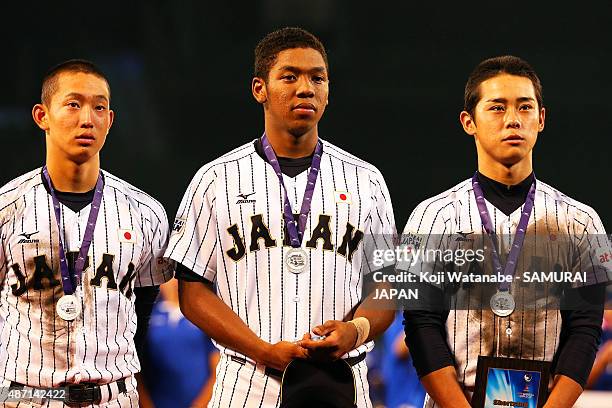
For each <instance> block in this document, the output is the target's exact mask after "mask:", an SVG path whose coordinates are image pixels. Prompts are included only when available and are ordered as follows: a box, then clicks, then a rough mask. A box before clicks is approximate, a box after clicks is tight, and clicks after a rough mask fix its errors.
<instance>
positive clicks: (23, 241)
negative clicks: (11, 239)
mask: <svg viewBox="0 0 612 408" xmlns="http://www.w3.org/2000/svg"><path fill="white" fill-rule="evenodd" d="M34 234H38V231H36V232H30V233H29V234H28V233H27V232H22V233H21V234H19V236H20V237H23V238H21V239H20V240H19V241H18V242H17V243H18V244H35V243H37V242H39V240H38V239H32V235H34Z"/></svg>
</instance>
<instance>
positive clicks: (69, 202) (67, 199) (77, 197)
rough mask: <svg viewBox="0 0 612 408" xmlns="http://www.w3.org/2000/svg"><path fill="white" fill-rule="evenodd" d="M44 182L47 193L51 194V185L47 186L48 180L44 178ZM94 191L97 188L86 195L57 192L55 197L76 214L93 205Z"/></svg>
mask: <svg viewBox="0 0 612 408" xmlns="http://www.w3.org/2000/svg"><path fill="white" fill-rule="evenodd" d="M41 174H42V173H41ZM42 182H43V186H45V190H47V193H49V194H51V190H50V189H49V185H48V184H47V179H46V178H45V177H42ZM94 191H95V188H93V189H91V190H90V191H87V192H86V193H68V192H65V191H58V190H55V196H56V197H57V200H58V201H59V202H60V203H62V204H64V205H65V206H66V207H68V208H70V209H71V210H72V211H74V212H79V211H81V210H82V209H83V208H85V207H87V206H88V205H89V204H91V202H92V201H93V196H94Z"/></svg>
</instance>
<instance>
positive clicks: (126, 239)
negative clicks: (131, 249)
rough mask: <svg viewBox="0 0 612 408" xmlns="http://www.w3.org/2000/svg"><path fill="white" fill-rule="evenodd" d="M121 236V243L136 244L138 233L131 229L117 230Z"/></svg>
mask: <svg viewBox="0 0 612 408" xmlns="http://www.w3.org/2000/svg"><path fill="white" fill-rule="evenodd" d="M117 233H118V234H119V242H122V243H124V244H135V243H136V233H135V232H134V230H129V229H119V230H117Z"/></svg>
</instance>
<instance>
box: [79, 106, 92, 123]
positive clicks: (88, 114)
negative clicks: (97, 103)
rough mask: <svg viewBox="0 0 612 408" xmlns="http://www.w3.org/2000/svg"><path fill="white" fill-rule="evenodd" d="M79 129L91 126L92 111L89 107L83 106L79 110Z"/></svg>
mask: <svg viewBox="0 0 612 408" xmlns="http://www.w3.org/2000/svg"><path fill="white" fill-rule="evenodd" d="M80 119H81V127H82V128H92V127H93V126H94V124H93V110H92V109H91V107H89V106H84V107H83V108H82V109H81V118H80Z"/></svg>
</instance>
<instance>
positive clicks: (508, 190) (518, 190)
mask: <svg viewBox="0 0 612 408" xmlns="http://www.w3.org/2000/svg"><path fill="white" fill-rule="evenodd" d="M476 177H477V178H478V182H479V184H480V187H481V188H482V192H483V193H484V198H485V200H487V201H488V202H490V203H491V204H493V206H495V208H497V209H499V210H501V212H503V213H504V214H506V215H510V214H512V213H513V212H514V211H516V209H517V208H520V207H521V206H522V205H523V204H524V203H525V200H527V194H528V193H529V188H530V187H531V183H533V179H534V175H533V173H531V174H530V175H529V176H527V178H525V179H524V180H523V181H521V182H520V183H518V184H515V185H513V186H507V185H505V184H503V183H500V182H499V181H495V180H493V179H490V178H488V177H487V176H485V175H484V174H482V173H480V172H478V173H477V175H476Z"/></svg>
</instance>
